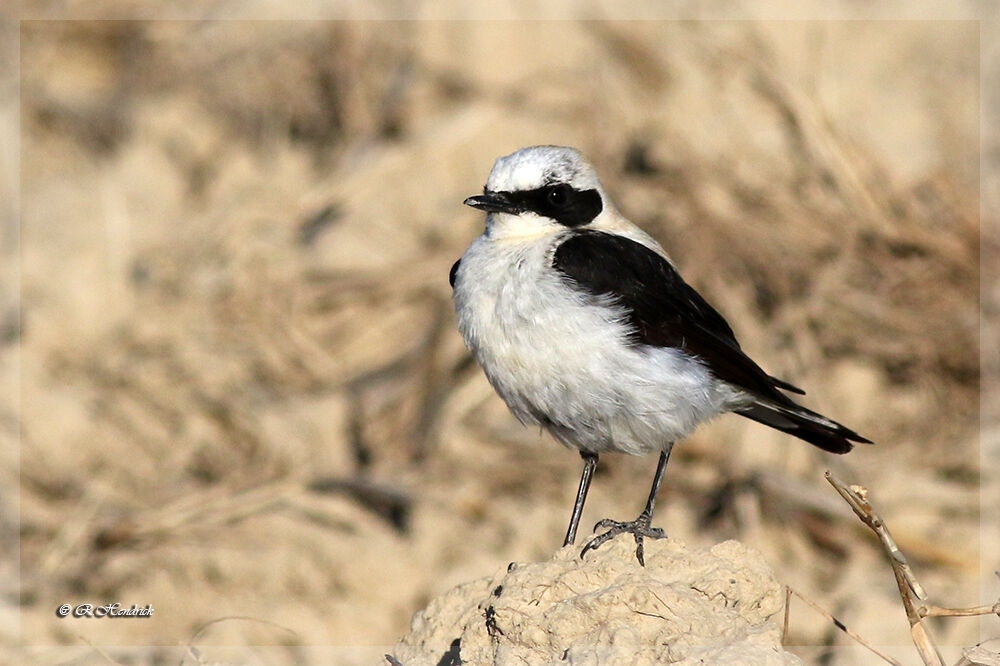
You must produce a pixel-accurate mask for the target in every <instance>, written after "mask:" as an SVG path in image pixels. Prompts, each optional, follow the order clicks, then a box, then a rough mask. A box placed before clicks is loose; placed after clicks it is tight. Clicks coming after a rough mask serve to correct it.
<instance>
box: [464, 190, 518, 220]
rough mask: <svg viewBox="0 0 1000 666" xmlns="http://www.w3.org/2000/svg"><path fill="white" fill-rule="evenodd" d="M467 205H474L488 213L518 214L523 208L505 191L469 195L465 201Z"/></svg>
mask: <svg viewBox="0 0 1000 666" xmlns="http://www.w3.org/2000/svg"><path fill="white" fill-rule="evenodd" d="M464 203H465V205H466V206H472V207H473V208H478V209H479V210H485V211H486V212H487V213H511V214H512V215H517V214H518V213H520V212H521V209H520V208H519V207H518V206H517V205H516V204H515V203H514V202H513V201H511V200H510V199H509V198H507V195H506V194H505V193H503V192H485V193H483V194H480V195H478V196H474V197H469V198H468V199H466V200H465V201H464Z"/></svg>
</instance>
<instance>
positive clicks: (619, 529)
mask: <svg viewBox="0 0 1000 666" xmlns="http://www.w3.org/2000/svg"><path fill="white" fill-rule="evenodd" d="M651 520H652V519H651V518H650V516H649V514H647V513H645V512H643V513H641V514H640V515H639V517H638V518H636V519H635V520H633V521H630V522H627V523H623V522H620V521H617V520H611V519H610V518H605V519H604V520H602V521H600V522H599V523H597V524H596V525H594V531H595V532H596V531H597V530H599V529H602V528H607V530H608V531H607V532H604V533H603V534H598V535H597V536H596V537H594V538H593V539H591V540H590V541H588V542H587V545H585V546H584V547H583V550H582V551H580V558H581V559H583V556H584V555H586V554H587V551H588V550H596V549H598V548H600V547H601V546H602V545H604V543H605V542H607V541H610V540H611V539H613V538H615V537H616V536H618V535H619V534H626V533H627V534H631V535H632V536H633V537H635V556H636V559H638V560H639V564H640V565H642V566H646V562H645V560H643V548H642V540H643V538H644V537H649V538H650V539H663V538H664V537H666V536H667V535H666V534H665V533H664V532H663V530H661V529H660V528H659V527H650V525H649V523H650V521H651Z"/></svg>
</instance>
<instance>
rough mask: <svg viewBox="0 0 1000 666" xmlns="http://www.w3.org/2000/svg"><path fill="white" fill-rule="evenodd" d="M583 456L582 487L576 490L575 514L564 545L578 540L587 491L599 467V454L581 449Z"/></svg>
mask: <svg viewBox="0 0 1000 666" xmlns="http://www.w3.org/2000/svg"><path fill="white" fill-rule="evenodd" d="M580 457H581V458H583V474H582V475H581V476H580V489H579V490H577V491H576V504H574V505H573V516H572V517H571V518H570V519H569V529H568V530H566V540H565V541H564V542H563V546H568V545H570V544H572V543H573V542H575V541H576V528H577V527H579V525H580V516H581V515H583V503H584V502H586V501H587V491H588V490H590V479H591V477H592V476H593V475H594V468H596V467H597V454H596V453H586V452H584V451H580Z"/></svg>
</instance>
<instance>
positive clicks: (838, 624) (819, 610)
mask: <svg viewBox="0 0 1000 666" xmlns="http://www.w3.org/2000/svg"><path fill="white" fill-rule="evenodd" d="M785 594H786V601H785V609H786V610H787V609H788V601H787V597H788V596H790V595H792V594H794V595H795V596H797V597H798V598H799V599H801V600H802V601H804V602H806V603H807V604H809V607H810V608H812V609H813V610H814V611H816V612H817V613H819V614H820V615H822V616H823V617H825V618H826V619H828V620H830V622H832V623H833V626H835V627H837V629H840V630H841V631H843V632H844V633H845V634H847V635H848V636H850V637H851V638H853V639H854V640H856V641H857V642H858V643H860V644H861V645H863V646H864V647H866V648H868V649H869V650H871V651H872V652H874V653H875V654H877V655H878V656H880V657H882V659H884V660H885V661H886V662H888V663H890V664H895V666H903V665H902V664H901V663H900V662H898V661H897V660H895V659H893V658H892V657H890V656H889V655H887V654H886V653H884V652H882V651H881V650H879V649H878V648H877V647H875V646H874V645H872V644H871V643H869V642H868V641H866V640H865V639H863V638H861V636H859V635H858V634H856V633H855V632H854V631H852V630H851V629H848V628H847V625H845V624H844V623H843V622H841V621H840V620H838V619H837V618H836V617H834V616H833V615H831V614H830V613H829V612H827V611H825V610H823V608H822V607H820V606H819V605H818V604H817V603H816V602H814V601H813V600H811V599H807V598H806V597H804V596H803V595H802V594H801V593H800V592H797V591H795V590H793V589H792V588H791V587H788V586H787V585H786V586H785ZM785 631H786V633H787V631H788V616H787V615H786V616H785ZM782 642H784V639H782Z"/></svg>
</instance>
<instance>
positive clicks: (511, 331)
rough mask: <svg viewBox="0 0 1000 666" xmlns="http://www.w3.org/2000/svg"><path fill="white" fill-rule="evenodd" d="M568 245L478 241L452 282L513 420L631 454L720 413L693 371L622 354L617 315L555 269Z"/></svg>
mask: <svg viewBox="0 0 1000 666" xmlns="http://www.w3.org/2000/svg"><path fill="white" fill-rule="evenodd" d="M565 233H566V232H562V233H555V234H550V235H548V236H546V237H543V238H539V237H538V236H532V237H525V238H518V237H509V236H508V237H503V238H496V237H494V238H491V237H489V235H486V234H484V235H483V236H481V237H479V238H478V239H477V240H476V241H474V242H473V243H472V245H471V246H469V249H468V250H466V252H465V254H464V255H463V256H462V259H461V263H460V265H459V268H458V271H457V274H456V276H455V285H454V298H455V308H456V312H457V315H458V327H459V330H460V331H461V333H462V336H463V337H464V338H465V342H466V345H468V347H469V349H471V350H472V352H473V354H474V355H475V357H476V359H477V360H478V361H479V363H480V365H482V367H483V370H484V371H485V372H486V376H487V377H488V378H489V381H490V383H491V384H492V385H493V387H494V388H495V389H496V391H497V393H499V394H500V397H501V398H503V400H504V401H505V402H506V403H507V405H508V406H509V407H510V409H511V411H512V412H513V413H514V415H515V416H517V418H518V419H520V420H521V421H522V422H524V423H540V424H542V425H543V426H545V427H546V428H548V429H549V431H550V432H552V433H553V435H554V436H555V437H556V438H557V439H559V440H560V441H561V442H562V443H564V444H566V445H567V446H571V447H574V448H578V449H581V450H584V451H589V452H600V451H607V450H614V451H622V452H625V453H632V454H640V453H648V452H652V451H657V450H661V449H662V448H663V447H664V446H665V445H666V443H667V442H670V441H674V440H676V439H679V438H681V437H685V436H687V435H688V434H690V433H691V431H693V430H694V428H695V427H696V426H697V425H698V424H699V423H701V422H702V421H705V420H707V419H709V418H711V417H713V416H715V415H717V414H719V413H722V412H724V411H728V409H729V408H730V407H731V406H732V401H733V399H734V395H735V394H734V392H733V391H732V390H730V389H729V388H728V387H726V386H725V385H723V384H721V383H720V382H717V381H715V380H714V379H713V378H712V377H711V376H710V375H709V373H708V371H707V370H706V369H705V368H704V366H703V365H702V364H701V363H700V362H698V361H697V360H694V359H692V358H690V357H689V356H687V355H685V354H683V353H681V352H679V351H677V350H674V349H664V348H655V347H648V346H642V345H639V346H636V345H632V344H629V343H628V331H629V329H628V324H627V321H626V320H625V312H624V311H623V310H622V309H621V308H619V307H616V306H614V305H613V304H612V303H611V302H610V301H609V300H608V299H605V298H598V297H594V296H592V295H589V294H587V293H585V292H583V291H582V290H578V289H574V288H572V287H571V286H570V285H569V284H568V283H567V282H566V281H565V279H564V278H562V277H561V276H560V275H559V274H558V273H557V272H556V271H555V270H554V269H553V268H552V256H553V252H554V249H555V247H556V246H557V245H558V243H559V242H560V241H561V240H562V239H563V238H564V237H565ZM609 270H613V267H609Z"/></svg>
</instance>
